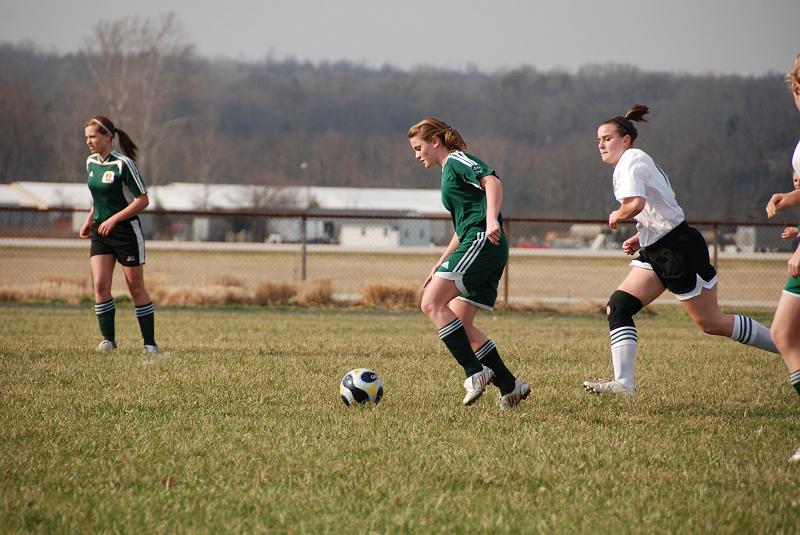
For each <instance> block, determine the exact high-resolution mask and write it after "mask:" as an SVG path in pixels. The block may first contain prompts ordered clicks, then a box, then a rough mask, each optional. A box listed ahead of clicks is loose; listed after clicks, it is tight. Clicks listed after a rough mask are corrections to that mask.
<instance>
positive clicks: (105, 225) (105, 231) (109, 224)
mask: <svg viewBox="0 0 800 535" xmlns="http://www.w3.org/2000/svg"><path fill="white" fill-rule="evenodd" d="M116 226H117V220H116V219H114V218H113V217H109V218H108V219H106V220H105V221H103V222H102V223H100V226H99V227H97V232H98V233H99V234H100V235H101V236H108V235H109V234H111V231H112V230H114V227H116Z"/></svg>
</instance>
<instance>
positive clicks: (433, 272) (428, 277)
mask: <svg viewBox="0 0 800 535" xmlns="http://www.w3.org/2000/svg"><path fill="white" fill-rule="evenodd" d="M437 269H439V264H436V265H435V266H433V269H432V270H431V272H430V273H428V276H427V278H426V279H425V282H423V283H422V287H423V288H425V287H427V286H428V284H430V283H431V281H432V280H433V276H434V275H435V274H436V270H437Z"/></svg>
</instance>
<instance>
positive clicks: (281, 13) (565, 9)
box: [0, 0, 800, 75]
mask: <svg viewBox="0 0 800 535" xmlns="http://www.w3.org/2000/svg"><path fill="white" fill-rule="evenodd" d="M167 12H174V13H175V14H176V15H177V16H178V19H179V21H180V23H181V26H182V28H183V31H184V33H185V37H186V40H187V41H188V42H189V43H192V44H194V45H195V50H196V52H197V53H198V54H200V55H202V56H206V57H212V58H213V57H227V58H233V59H239V60H244V61H260V60H263V59H264V58H266V57H267V56H272V57H273V58H275V59H283V58H287V57H292V58H294V59H298V60H310V61H313V62H315V63H316V62H320V61H339V60H347V61H351V62H355V63H361V64H365V65H368V66H374V67H378V66H381V65H384V64H390V65H394V66H397V67H400V68H410V67H414V66H418V65H431V66H438V67H448V68H454V69H464V68H468V67H470V66H475V67H477V68H479V69H480V70H483V71H489V72H491V71H495V70H498V69H504V68H513V67H517V66H519V65H532V66H534V67H535V68H537V69H539V70H545V71H546V70H551V69H555V68H561V69H566V70H568V71H575V70H577V69H578V68H579V67H580V66H582V65H585V64H590V63H624V64H630V65H635V66H637V67H640V68H642V69H643V70H647V71H676V72H688V73H707V72H713V73H723V74H728V73H730V74H743V75H760V74H764V73H767V72H785V71H786V70H787V69H788V67H789V65H790V64H791V62H792V60H793V58H794V57H795V55H796V54H798V53H800V0H750V1H748V0H657V1H656V0H638V1H635V0H625V1H621V0H604V1H600V2H598V1H589V0H573V1H570V0H561V1H560V2H554V1H552V0H548V1H541V2H540V1H533V0H531V1H522V0H458V1H453V2H445V1H427V2H426V1H414V2H397V1H382V0H371V1H368V0H337V1H322V0H320V1H316V2H315V1H310V0H286V1H273V0H263V1H260V2H247V1H244V0H225V1H224V2H213V1H212V2H200V1H196V0H141V1H139V0H127V1H116V2H98V1H96V0H95V1H91V2H90V1H87V0H58V1H56V0H0V42H6V43H8V42H11V43H20V42H27V43H31V44H34V45H35V46H37V47H39V48H41V49H42V50H44V51H48V52H59V53H61V52H74V51H76V50H78V49H80V48H81V47H82V46H83V45H84V43H85V41H86V39H87V38H88V37H89V36H90V35H91V28H92V27H93V26H94V25H96V24H97V23H98V22H100V21H111V20H116V19H119V18H124V17H128V16H137V15H138V16H141V17H157V16H158V15H161V14H164V13H167Z"/></svg>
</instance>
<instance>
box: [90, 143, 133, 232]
mask: <svg viewBox="0 0 800 535" xmlns="http://www.w3.org/2000/svg"><path fill="white" fill-rule="evenodd" d="M86 171H88V172H89V191H90V192H91V193H92V200H93V201H94V218H93V219H94V221H96V222H98V223H102V222H103V221H105V220H106V219H108V218H109V217H111V216H112V215H114V214H116V213H117V212H119V211H120V210H123V209H124V208H125V207H126V206H128V204H129V203H130V196H133V197H138V196H140V195H143V194H145V193H147V188H146V187H145V185H144V181H142V177H141V176H139V169H138V168H137V167H136V163H134V161H133V160H131V159H130V158H128V157H126V156H123V155H121V154H119V153H118V152H115V151H112V152H111V154H109V155H108V158H106V159H105V160H101V159H100V155H99V154H92V155H91V156H89V157H88V158H87V159H86Z"/></svg>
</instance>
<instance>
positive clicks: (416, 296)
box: [361, 282, 422, 308]
mask: <svg viewBox="0 0 800 535" xmlns="http://www.w3.org/2000/svg"><path fill="white" fill-rule="evenodd" d="M421 298H422V291H421V289H419V288H415V287H413V286H410V285H408V284H397V283H391V282H368V283H366V284H365V285H364V286H363V287H362V288H361V302H362V303H363V304H365V305H368V306H375V307H385V308H416V307H418V306H419V303H420V299H421Z"/></svg>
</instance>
